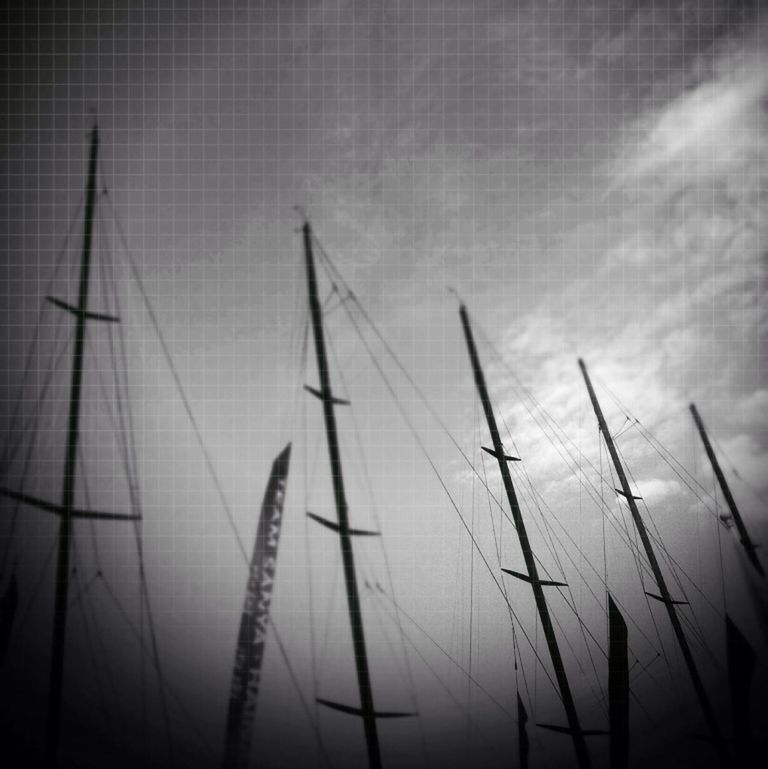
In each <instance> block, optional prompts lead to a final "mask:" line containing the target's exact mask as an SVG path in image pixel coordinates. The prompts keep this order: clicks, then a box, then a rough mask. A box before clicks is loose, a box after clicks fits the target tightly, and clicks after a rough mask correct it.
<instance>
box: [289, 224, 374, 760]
mask: <svg viewBox="0 0 768 769" xmlns="http://www.w3.org/2000/svg"><path fill="white" fill-rule="evenodd" d="M303 234H304V254H305V256H306V265H307V281H308V284H309V309H310V315H311V319H312V331H313V334H314V337H315V352H316V353H317V368H318V372H319V375H320V395H321V400H322V402H323V416H324V417H325V432H326V435H327V438H328V454H329V456H330V461H331V478H332V480H333V494H334V498H335V500H336V513H337V515H338V521H339V537H340V539H341V558H342V563H343V566H344V583H345V585H346V588H347V604H348V606H349V622H350V625H351V626H352V645H353V649H354V655H355V666H356V668H357V683H358V687H359V689H360V705H361V710H362V718H363V726H364V729H365V742H366V746H367V749H368V764H369V766H370V769H380V767H381V754H380V751H379V738H378V734H377V729H376V715H375V712H374V708H373V691H372V689H371V677H370V673H369V671H368V655H367V653H366V649H365V634H364V632H363V616H362V612H361V610H360V596H359V594H358V589H357V578H356V576H355V556H354V552H353V550H352V539H351V537H350V534H349V516H348V506H347V500H346V496H345V494H344V478H343V476H342V470H341V455H340V453H339V439H338V433H337V430H336V415H335V412H334V410H333V407H334V401H333V394H332V392H331V380H330V376H329V374H328V359H327V356H326V352H325V337H324V334H323V316H322V310H321V308H320V300H319V299H318V295H317V278H316V276H315V263H314V258H313V256H312V230H311V228H310V226H309V222H306V223H305V224H304V227H303Z"/></svg>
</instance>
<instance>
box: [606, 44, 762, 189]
mask: <svg viewBox="0 0 768 769" xmlns="http://www.w3.org/2000/svg"><path fill="white" fill-rule="evenodd" d="M767 64H768V62H766V57H765V56H764V55H763V56H760V55H754V56H751V57H748V58H745V59H744V60H742V61H740V62H732V63H731V68H730V69H727V70H726V71H725V72H723V73H722V74H721V75H720V76H719V77H718V78H717V79H715V80H713V81H712V82H708V83H704V84H702V85H700V86H698V87H697V88H695V89H693V90H690V91H687V92H685V93H683V94H682V95H680V96H678V98H676V99H674V100H672V101H671V102H670V103H669V104H668V105H667V106H666V107H665V108H664V109H663V110H661V111H660V112H659V113H657V114H655V115H652V116H650V117H649V116H645V117H644V120H645V121H646V122H647V123H649V125H650V128H649V130H648V131H647V133H646V136H645V138H644V139H643V140H642V141H641V143H640V144H639V146H638V147H637V148H633V149H632V151H631V152H630V153H629V154H628V156H627V157H625V158H623V159H622V160H621V161H619V164H618V166H617V171H618V175H617V176H618V178H617V182H618V185H617V186H619V187H622V188H624V189H626V190H629V189H635V190H637V191H640V192H643V191H644V190H647V189H648V188H649V185H654V186H655V185H658V186H659V187H660V188H661V189H662V190H666V191H667V192H668V193H670V194H681V193H683V192H684V191H686V190H688V189H690V188H691V187H695V188H703V187H706V186H708V185H711V184H712V183H713V182H718V183H721V182H724V181H725V182H730V181H732V182H734V184H735V185H739V184H741V183H742V178H741V177H742V176H743V174H744V173H745V172H747V173H748V172H749V169H748V168H747V167H746V166H747V164H748V163H749V162H750V161H753V160H755V159H759V157H760V155H761V152H762V148H763V139H764V132H765V128H766V116H765V100H766V98H767V97H768V66H767ZM734 172H736V173H737V174H738V177H737V178H736V179H731V178H730V177H731V174H732V173H734ZM735 191H737V190H736V188H735Z"/></svg>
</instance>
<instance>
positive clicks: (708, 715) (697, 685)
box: [579, 359, 728, 765]
mask: <svg viewBox="0 0 768 769" xmlns="http://www.w3.org/2000/svg"><path fill="white" fill-rule="evenodd" d="M579 368H581V373H582V375H583V377H584V382H585V383H586V385H587V392H588V393H589V399H590V401H591V402H592V408H593V409H594V411H595V416H596V417H597V423H598V425H599V427H600V432H601V433H602V434H603V439H604V440H605V445H606V446H607V447H608V453H609V454H610V455H611V460H612V461H613V466H614V468H615V469H616V474H617V475H618V477H619V481H620V483H621V494H622V496H623V497H624V498H625V499H626V500H627V504H628V505H629V509H630V511H631V513H632V520H633V521H634V523H635V528H636V529H637V533H638V534H639V535H640V540H641V542H642V543H643V548H644V550H645V555H646V558H647V559H648V563H649V564H650V566H651V571H652V572H653V577H654V579H655V580H656V584H657V586H658V588H659V593H660V594H661V602H662V603H663V604H664V606H665V608H666V610H667V614H668V615H669V621H670V622H671V623H672V629H673V630H674V632H675V636H676V638H677V643H678V645H679V647H680V651H681V652H682V655H683V659H684V660H685V665H686V667H687V668H688V673H689V675H690V677H691V681H692V682H693V688H694V689H695V690H696V696H697V698H698V700H699V704H700V705H701V709H702V711H703V713H704V718H705V720H706V722H707V726H708V727H709V731H710V733H711V735H712V739H713V741H714V743H715V748H716V750H717V752H718V756H719V758H720V761H721V763H722V764H723V765H725V764H727V759H728V755H727V751H726V747H725V742H724V741H723V737H722V735H721V734H720V729H719V727H718V724H717V719H716V718H715V714H714V711H713V710H712V706H711V704H710V702H709V698H708V697H707V693H706V691H705V689H704V684H703V683H702V680H701V676H700V675H699V671H698V668H697V667H696V662H695V661H694V659H693V654H692V653H691V649H690V647H689V646H688V640H687V639H686V637H685V633H684V632H683V627H682V625H681V624H680V618H679V617H678V616H677V610H676V608H675V603H674V601H673V600H672V596H671V595H670V593H669V589H668V588H667V583H666V581H665V579H664V575H663V574H662V573H661V568H660V567H659V562H658V560H657V559H656V553H655V552H654V550H653V546H652V545H651V540H650V538H649V536H648V532H647V531H646V528H645V523H644V522H643V519H642V518H641V517H640V513H639V511H638V509H637V504H636V503H635V497H634V496H633V495H632V492H631V491H630V488H629V482H628V481H627V476H626V473H625V472H624V468H623V466H622V464H621V461H620V460H619V455H618V452H617V451H616V446H615V445H614V443H613V437H612V436H611V433H610V431H609V430H608V425H607V423H606V421H605V417H604V416H603V411H602V409H601V408H600V403H599V402H598V400H597V396H596V395H595V390H594V388H593V387H592V381H591V380H590V378H589V374H588V373H587V367H586V365H585V364H584V361H583V360H581V359H579Z"/></svg>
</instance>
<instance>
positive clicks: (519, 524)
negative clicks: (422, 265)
mask: <svg viewBox="0 0 768 769" xmlns="http://www.w3.org/2000/svg"><path fill="white" fill-rule="evenodd" d="M459 314H460V315H461V324H462V327H463V329H464V337H465V339H466V342H467V348H468V349H469V357H470V360H471V362H472V370H473V371H474V375H475V384H476V386H477V391H478V393H479V395H480V400H481V401H482V404H483V410H484V411H485V418H486V421H487V422H488V429H489V430H490V433H491V439H492V441H493V451H489V450H488V449H486V451H487V452H488V453H489V454H492V455H493V456H495V457H496V459H497V460H498V463H499V470H500V471H501V477H502V480H503V482H504V489H505V491H506V493H507V499H508V500H509V507H510V510H511V512H512V518H513V520H514V523H515V529H516V530H517V536H518V538H519V540H520V547H521V549H522V551H523V559H524V560H525V566H526V569H527V570H528V574H527V575H521V574H517V573H516V572H512V571H508V570H507V569H504V570H503V571H505V572H506V573H508V574H512V575H513V576H516V577H518V578H520V579H523V580H524V581H525V582H529V583H530V585H531V587H532V588H533V596H534V599H535V601H536V609H537V610H538V613H539V620H540V621H541V627H542V630H543V631H544V637H545V638H546V641H547V648H548V649H549V656H550V658H551V659H552V667H553V668H554V671H555V677H556V679H557V685H558V688H559V690H560V698H561V699H562V702H563V707H564V708H565V713H566V716H567V718H568V729H567V731H568V733H569V734H570V735H571V739H572V740H573V746H574V749H575V751H576V760H577V763H578V766H579V767H580V769H588V767H589V766H590V762H589V753H588V751H587V744H586V741H585V739H584V732H583V731H582V729H581V725H580V723H579V716H578V714H577V712H576V705H575V704H574V701H573V695H572V694H571V687H570V685H569V683H568V677H567V675H566V673H565V667H564V665H563V659H562V656H561V655H560V647H559V646H558V643H557V637H556V636H555V630H554V628H553V626H552V620H551V618H550V616H549V608H548V606H547V601H546V598H545V597H544V590H543V589H542V586H543V585H547V584H549V585H553V584H562V583H553V582H551V581H549V580H545V581H543V582H542V580H540V579H539V572H538V569H537V567H536V559H535V558H534V555H533V551H532V550H531V544H530V541H529V540H528V533H527V531H526V529H525V522H524V521H523V516H522V513H521V512H520V505H519V504H518V501H517V496H516V494H515V489H514V486H513V485H512V477H511V476H510V473H509V467H508V465H507V461H511V460H513V459H514V457H509V456H507V455H506V454H505V453H504V447H503V445H502V443H501V438H500V437H499V429H498V427H497V425H496V418H495V417H494V414H493V409H492V408H491V401H490V398H489V397H488V389H487V387H486V385H485V376H484V375H483V369H482V367H481V365H480V359H479V357H478V355H477V348H476V347H475V340H474V337H473V335H472V328H471V326H470V323H469V316H468V314H467V308H466V306H465V305H464V304H462V305H461V307H460V308H459Z"/></svg>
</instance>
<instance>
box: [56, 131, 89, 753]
mask: <svg viewBox="0 0 768 769" xmlns="http://www.w3.org/2000/svg"><path fill="white" fill-rule="evenodd" d="M98 153H99V131H98V128H97V127H96V126H94V127H93V130H92V132H91V155H90V161H89V164H88V186H87V189H86V198H85V217H84V221H83V252H82V261H81V265H80V290H79V296H78V302H77V308H76V309H75V310H74V312H73V314H74V315H75V319H76V325H75V348H74V352H73V355H72V384H71V388H70V394H69V423H68V427H67V449H66V456H65V460H64V479H63V484H64V485H63V489H62V492H61V515H60V517H61V520H60V522H59V552H58V559H57V564H56V598H55V605H54V610H53V645H52V648H51V673H50V685H49V695H48V696H49V699H48V730H47V741H46V763H47V764H48V765H49V766H55V765H56V751H57V748H58V743H59V730H60V724H61V688H62V680H63V674H64V641H65V638H66V633H67V595H68V593H69V556H70V552H71V545H72V518H73V516H72V511H73V507H74V501H75V472H76V464H77V444H78V441H79V438H80V400H81V398H80V391H81V388H82V382H83V351H84V348H85V323H86V320H87V307H88V283H89V280H88V278H89V275H90V267H91V239H92V234H93V209H94V206H95V204H96V168H97V165H98Z"/></svg>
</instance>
